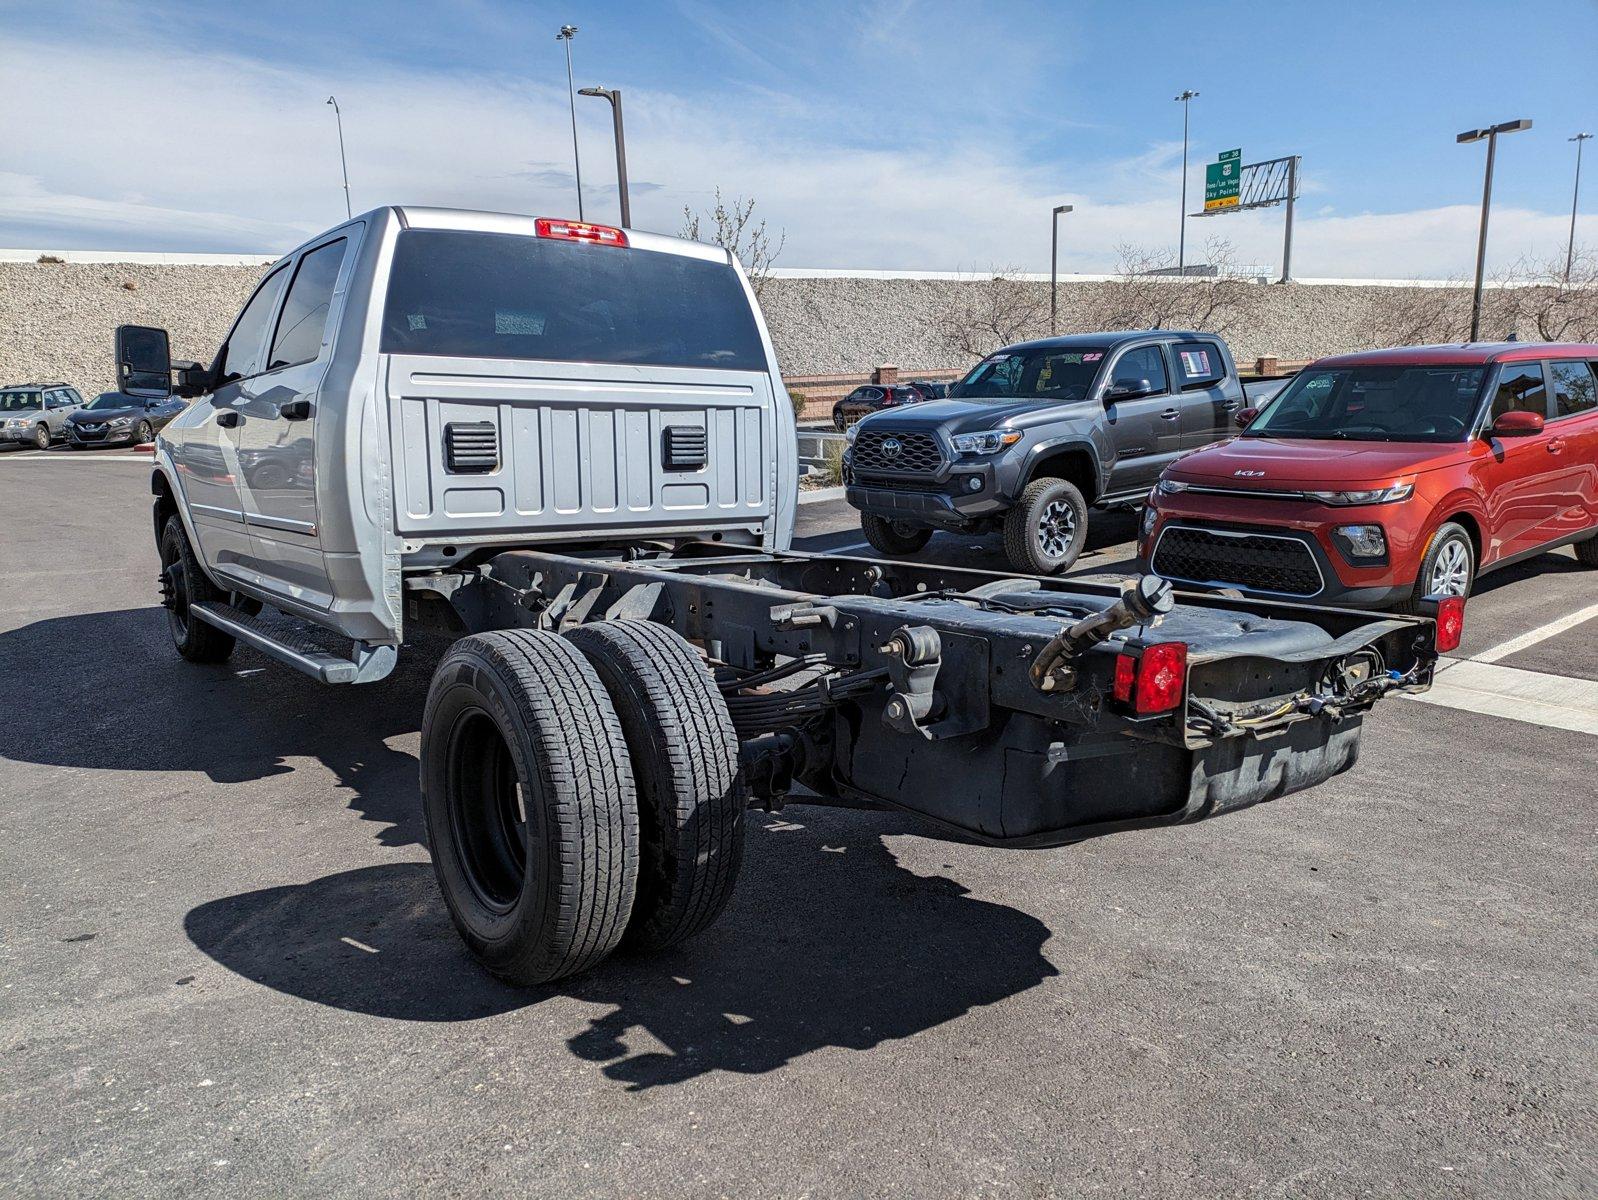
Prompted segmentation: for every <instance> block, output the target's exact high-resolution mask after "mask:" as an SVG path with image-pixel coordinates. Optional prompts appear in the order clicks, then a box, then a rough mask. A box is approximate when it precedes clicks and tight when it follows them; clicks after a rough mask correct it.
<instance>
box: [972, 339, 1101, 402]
mask: <svg viewBox="0 0 1598 1200" xmlns="http://www.w3.org/2000/svg"><path fill="white" fill-rule="evenodd" d="M1104 355H1105V351H1104V349H1103V347H1097V348H1092V349H1086V350H1058V349H1054V350H1001V351H999V352H998V353H997V354H990V355H988V356H987V357H986V358H984V359H983V360H982V361H981V362H979V363H978V364H977V365H976V366H975V367H973V368H971V373H970V374H968V375H967V376H966V377H965V378H964V379H962V380H961V381H960V382H959V383H957V384H955V385H954V387H952V388H950V389H949V395H951V396H959V397H960V398H961V399H965V400H989V399H993V400H998V399H1004V400H1015V399H1027V400H1033V399H1036V400H1053V401H1055V402H1057V403H1062V404H1063V403H1069V402H1070V401H1073V400H1086V399H1087V398H1088V393H1089V392H1090V391H1091V390H1092V388H1093V380H1094V379H1095V378H1096V377H1097V376H1098V373H1099V370H1100V368H1101V367H1103V366H1104Z"/></svg>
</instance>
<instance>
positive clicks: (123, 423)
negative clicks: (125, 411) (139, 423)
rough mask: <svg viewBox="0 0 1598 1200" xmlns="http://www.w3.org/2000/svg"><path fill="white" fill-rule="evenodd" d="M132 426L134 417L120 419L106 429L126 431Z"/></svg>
mask: <svg viewBox="0 0 1598 1200" xmlns="http://www.w3.org/2000/svg"><path fill="white" fill-rule="evenodd" d="M131 424H133V418H132V417H118V418H117V419H116V420H115V421H112V422H111V423H110V424H109V425H107V426H106V428H107V429H126V428H127V427H128V426H129V425H131Z"/></svg>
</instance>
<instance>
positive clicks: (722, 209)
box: [679, 188, 788, 296]
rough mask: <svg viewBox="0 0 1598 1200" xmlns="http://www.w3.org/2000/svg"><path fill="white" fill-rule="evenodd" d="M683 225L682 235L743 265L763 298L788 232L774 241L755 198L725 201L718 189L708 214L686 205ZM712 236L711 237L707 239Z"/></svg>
mask: <svg viewBox="0 0 1598 1200" xmlns="http://www.w3.org/2000/svg"><path fill="white" fill-rule="evenodd" d="M682 217H683V224H682V232H681V233H680V235H679V236H681V237H685V238H691V239H693V240H694V241H696V242H711V243H713V244H714V245H717V246H720V247H721V248H722V249H723V250H727V251H730V252H731V254H732V256H733V257H734V258H736V259H737V260H738V261H739V262H741V263H742V264H743V268H744V273H745V274H747V275H748V276H749V285H750V286H751V287H753V288H754V289H755V295H756V296H759V295H760V294H761V292H763V291H764V290H765V287H766V280H768V279H769V278H770V277H771V267H772V264H773V263H775V262H776V261H777V256H778V255H779V254H781V253H782V248H783V246H785V245H787V243H788V233H787V231H786V230H778V231H777V237H776V241H775V242H773V241H772V237H771V234H770V233H769V232H767V230H766V222H765V219H764V218H762V219H761V220H759V221H756V220H755V202H754V200H753V199H750V200H745V199H744V198H743V197H742V196H734V197H733V198H732V200H731V201H730V202H729V201H726V200H723V199H722V195H721V189H720V188H717V189H716V206H715V207H714V208H712V209H711V210H710V211H709V212H708V213H706V214H704V218H705V219H704V220H702V219H701V214H699V213H696V212H695V211H694V210H693V209H691V208H689V207H688V206H687V205H686V204H685V205H683V210H682ZM707 235H708V236H707Z"/></svg>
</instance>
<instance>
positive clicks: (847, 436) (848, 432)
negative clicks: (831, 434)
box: [843, 421, 860, 443]
mask: <svg viewBox="0 0 1598 1200" xmlns="http://www.w3.org/2000/svg"><path fill="white" fill-rule="evenodd" d="M859 432H860V422H859V421H856V422H855V423H854V424H853V425H848V426H845V427H844V431H843V440H844V441H846V442H850V443H852V442H853V441H854V438H855V434H857V433H859Z"/></svg>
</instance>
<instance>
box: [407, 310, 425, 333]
mask: <svg viewBox="0 0 1598 1200" xmlns="http://www.w3.org/2000/svg"><path fill="white" fill-rule="evenodd" d="M405 323H406V324H407V325H409V326H410V327H411V328H412V329H426V328H427V318H426V317H424V316H422V314H421V313H406V314H405Z"/></svg>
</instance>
